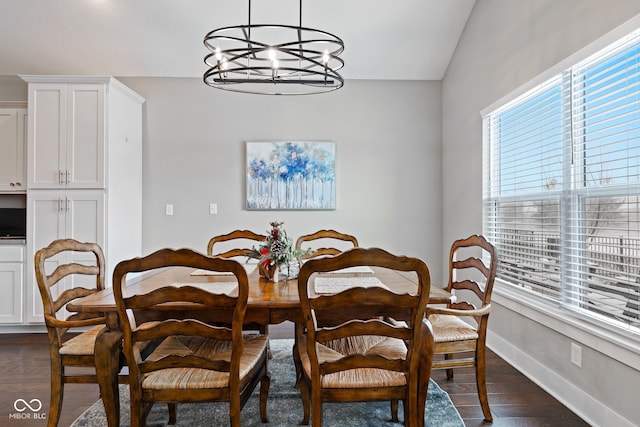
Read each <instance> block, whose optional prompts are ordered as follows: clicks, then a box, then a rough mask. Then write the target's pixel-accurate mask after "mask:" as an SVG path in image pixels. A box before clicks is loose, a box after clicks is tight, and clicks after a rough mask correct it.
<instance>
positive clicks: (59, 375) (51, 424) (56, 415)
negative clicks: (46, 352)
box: [47, 361, 64, 427]
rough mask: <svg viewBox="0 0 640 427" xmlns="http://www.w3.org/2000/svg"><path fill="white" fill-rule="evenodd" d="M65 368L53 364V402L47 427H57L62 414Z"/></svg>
mask: <svg viewBox="0 0 640 427" xmlns="http://www.w3.org/2000/svg"><path fill="white" fill-rule="evenodd" d="M63 377H64V367H63V366H62V365H61V364H60V363H55V362H53V361H52V363H51V400H50V403H49V418H48V420H47V427H56V426H57V425H58V421H59V420H60V413H61V412H62V400H63V397H64V379H63Z"/></svg>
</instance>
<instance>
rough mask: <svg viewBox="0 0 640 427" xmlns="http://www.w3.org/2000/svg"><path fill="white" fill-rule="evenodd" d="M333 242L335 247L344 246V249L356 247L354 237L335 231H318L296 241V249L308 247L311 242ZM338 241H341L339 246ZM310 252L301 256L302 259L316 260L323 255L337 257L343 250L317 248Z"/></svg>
mask: <svg viewBox="0 0 640 427" xmlns="http://www.w3.org/2000/svg"><path fill="white" fill-rule="evenodd" d="M332 240H333V241H334V242H335V246H338V245H340V246H344V247H348V248H351V247H358V239H356V237H355V236H352V235H350V234H345V233H340V232H339V231H335V230H318V231H316V232H315V233H311V234H305V235H302V236H300V237H298V238H297V239H296V249H299V250H302V249H304V248H303V246H308V245H310V244H311V243H310V242H313V241H317V242H315V243H319V244H325V243H327V242H329V241H332ZM339 241H342V242H343V243H342V244H341V243H340V242H339ZM311 249H312V251H311V252H310V253H308V254H306V255H303V256H302V259H309V258H316V257H319V256H325V255H337V254H339V253H341V252H342V251H343V250H344V249H339V248H337V247H317V248H311Z"/></svg>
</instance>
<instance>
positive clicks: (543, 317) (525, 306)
mask: <svg viewBox="0 0 640 427" xmlns="http://www.w3.org/2000/svg"><path fill="white" fill-rule="evenodd" d="M493 302H495V303H496V304H499V305H501V306H503V307H505V308H507V309H509V310H512V311H514V312H516V313H518V314H520V315H522V316H525V317H527V318H529V319H531V320H534V321H536V322H538V323H540V324H542V325H544V326H546V327H548V328H550V329H552V330H554V331H556V332H557V333H559V334H562V335H565V336H567V337H568V338H570V339H572V340H575V341H578V342H580V343H582V344H584V345H586V346H589V347H591V348H594V349H597V350H598V351H599V352H601V353H603V354H606V355H607V356H609V357H611V358H612V359H614V360H617V361H618V362H620V363H623V364H625V365H627V366H630V367H632V368H634V369H636V370H640V336H638V335H636V334H634V333H632V332H626V331H624V330H621V329H619V328H615V327H613V326H609V325H606V324H602V323H600V322H595V321H593V322H592V321H590V319H589V318H582V317H579V316H578V315H577V314H576V313H574V312H572V311H570V310H567V309H566V308H563V307H561V306H560V305H557V304H554V303H552V302H550V301H549V300H546V299H544V298H540V297H537V296H535V295H531V294H530V293H529V292H526V291H524V290H520V289H517V288H513V287H512V286H510V285H508V284H505V283H504V282H503V283H500V282H499V281H498V280H496V283H495V287H494V290H493ZM489 328H491V323H489Z"/></svg>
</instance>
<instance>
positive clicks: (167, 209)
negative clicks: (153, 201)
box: [164, 205, 173, 215]
mask: <svg viewBox="0 0 640 427" xmlns="http://www.w3.org/2000/svg"><path fill="white" fill-rule="evenodd" d="M164 214H165V215H173V205H166V206H165V207H164Z"/></svg>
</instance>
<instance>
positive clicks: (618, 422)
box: [487, 331, 637, 427]
mask: <svg viewBox="0 0 640 427" xmlns="http://www.w3.org/2000/svg"><path fill="white" fill-rule="evenodd" d="M487 346H488V347H489V348H490V349H491V350H492V351H493V352H494V353H496V354H497V355H498V356H500V357H501V358H503V359H504V360H505V361H507V362H508V363H509V364H510V365H512V366H513V367H515V368H516V369H518V370H519V371H520V372H522V373H523V374H524V375H525V376H526V377H528V378H529V379H530V380H531V381H533V382H534V383H536V384H537V385H538V386H540V387H541V388H543V389H544V390H545V391H546V392H547V393H549V394H551V395H552V396H553V397H554V398H555V399H557V400H558V401H559V402H561V403H562V404H563V405H565V406H566V407H568V408H569V409H570V410H571V411H573V412H574V413H575V414H577V415H578V416H579V417H581V418H582V419H583V420H585V421H586V422H587V423H589V424H590V425H592V426H602V427H608V426H616V427H637V424H636V423H632V422H631V421H629V420H627V419H626V418H624V417H623V416H621V415H620V414H618V413H616V412H614V411H613V410H611V409H610V408H609V407H607V406H605V405H604V404H603V403H602V402H600V401H599V400H597V399H595V398H593V396H591V395H589V394H587V393H585V392H584V391H583V390H582V389H580V388H579V387H577V386H576V385H575V384H573V383H570V382H568V381H567V380H566V379H565V378H563V377H561V376H559V375H558V374H557V373H556V372H553V371H551V370H549V369H548V368H546V367H545V366H544V365H542V364H540V363H539V362H538V361H537V360H536V359H534V358H532V357H530V356H529V355H528V354H526V353H523V352H522V351H520V349H519V348H517V347H515V346H513V345H512V344H511V343H509V342H508V341H506V340H504V339H502V338H501V337H500V336H498V335H496V334H494V333H492V332H491V331H488V332H487Z"/></svg>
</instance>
